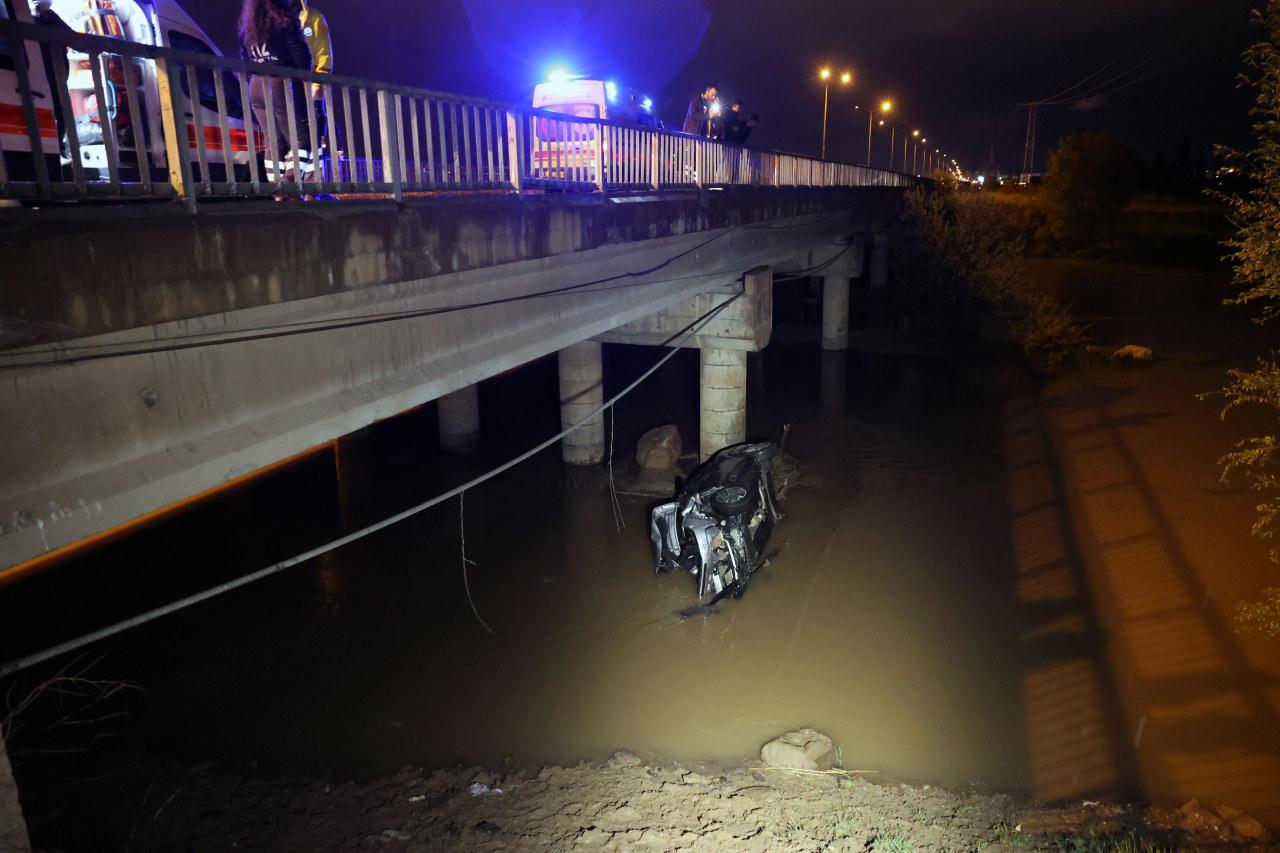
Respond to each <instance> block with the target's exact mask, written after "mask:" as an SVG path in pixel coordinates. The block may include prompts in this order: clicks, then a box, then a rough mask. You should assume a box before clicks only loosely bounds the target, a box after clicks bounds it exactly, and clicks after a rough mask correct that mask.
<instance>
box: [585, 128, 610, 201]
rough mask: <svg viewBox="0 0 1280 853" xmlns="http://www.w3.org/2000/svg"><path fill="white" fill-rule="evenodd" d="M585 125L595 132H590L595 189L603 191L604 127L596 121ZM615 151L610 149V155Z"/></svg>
mask: <svg viewBox="0 0 1280 853" xmlns="http://www.w3.org/2000/svg"><path fill="white" fill-rule="evenodd" d="M587 127H590V128H592V129H593V130H594V131H595V132H594V133H593V134H592V140H591V151H592V154H593V155H594V156H595V159H596V174H595V181H596V190H597V191H598V192H604V129H605V125H604V123H603V122H600V121H596V122H595V123H594V124H588V125H587ZM614 153H616V152H613V151H610V156H613V154H614Z"/></svg>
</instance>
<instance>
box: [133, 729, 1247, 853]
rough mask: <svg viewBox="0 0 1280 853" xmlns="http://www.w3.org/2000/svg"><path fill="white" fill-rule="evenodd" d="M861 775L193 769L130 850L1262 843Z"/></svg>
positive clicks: (1235, 831)
mask: <svg viewBox="0 0 1280 853" xmlns="http://www.w3.org/2000/svg"><path fill="white" fill-rule="evenodd" d="M874 778H875V777H874V775H864V774H858V773H847V774H846V773H840V772H834V771H833V772H830V773H826V774H823V773H809V774H803V773H798V772H785V771H779V770H775V769H772V768H765V767H761V766H760V765H759V762H752V763H749V764H747V765H745V766H734V767H728V768H725V769H722V770H713V769H708V768H702V769H701V770H696V769H688V768H685V767H681V766H665V767H655V766H648V765H645V764H643V763H641V761H640V759H639V758H637V757H635V756H633V755H631V754H630V753H625V752H623V753H618V754H616V755H615V756H614V758H613V759H612V760H611V761H610V762H609V763H608V764H603V765H591V764H580V765H578V766H575V767H554V766H553V767H545V768H542V769H541V770H538V771H534V772H529V773H516V774H510V775H508V774H503V773H494V772H491V771H487V770H484V769H482V768H470V769H454V770H437V771H434V772H424V771H422V770H420V769H417V768H406V769H404V770H402V771H400V772H399V773H397V774H395V775H392V776H387V777H383V778H380V779H376V780H372V781H369V782H365V783H362V784H355V783H351V782H346V783H335V782H332V781H329V780H326V779H312V780H302V779H281V780H275V781H246V780H243V779H239V778H234V777H226V776H217V775H214V774H212V773H208V772H205V773H198V774H195V775H183V776H180V777H178V778H173V779H170V780H168V781H167V782H166V783H165V785H163V786H159V787H157V788H156V789H155V790H154V792H153V794H152V796H151V797H150V799H149V802H148V803H147V804H146V808H145V809H143V810H142V811H141V812H140V822H139V824H138V825H137V826H136V827H135V833H134V835H133V838H132V842H133V846H134V848H135V849H139V850H169V849H185V850H216V849H220V850H227V849H243V850H388V851H397V850H405V851H415V853H425V851H434V850H567V849H591V850H618V851H623V850H627V851H646V850H652V851H701V850H706V851H713V850H734V851H768V850H788V851H886V853H910V851H930V850H937V851H944V850H946V851H960V850H990V851H1005V850H1072V851H1099V853H1102V851H1114V850H1124V851H1132V853H1138V851H1150V850H1155V849H1175V848H1178V849H1198V850H1214V849H1227V848H1230V849H1235V850H1249V849H1256V850H1263V849H1270V848H1269V847H1268V846H1265V845H1264V843H1263V836H1260V835H1258V833H1260V831H1261V827H1260V826H1258V825H1257V824H1256V822H1251V821H1250V820H1249V819H1248V818H1247V817H1242V816H1235V817H1234V820H1235V826H1234V827H1233V826H1232V823H1231V822H1230V821H1227V820H1225V819H1223V818H1222V816H1221V815H1220V814H1218V813H1217V812H1214V811H1212V810H1211V809H1210V808H1208V807H1201V806H1199V805H1198V804H1189V805H1188V806H1187V807H1185V808H1183V809H1158V808H1150V807H1145V806H1126V805H1117V804H1111V803H1100V802H1094V801H1081V802H1077V803H1074V804H1072V805H1070V806H1060V807H1056V808H1048V807H1044V806H1037V805H1035V804H1031V803H1027V802H1019V801H1017V800H1015V799H1014V798H1011V797H1009V796H1007V795H1003V794H984V793H979V792H974V791H969V792H952V791H947V790H944V789H941V788H937V787H933V786H929V785H924V786H911V785H902V784H893V783H880V782H875V781H871V780H872V779H874ZM153 809H154V811H153ZM1224 813H1226V814H1232V813H1231V812H1228V811H1225V810H1224ZM1251 835H1252V836H1255V837H1253V838H1250V837H1249V836H1251Z"/></svg>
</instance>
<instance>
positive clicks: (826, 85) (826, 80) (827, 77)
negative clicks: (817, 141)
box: [818, 68, 831, 160]
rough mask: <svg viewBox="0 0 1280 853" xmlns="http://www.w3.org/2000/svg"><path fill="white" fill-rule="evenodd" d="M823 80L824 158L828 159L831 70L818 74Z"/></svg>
mask: <svg viewBox="0 0 1280 853" xmlns="http://www.w3.org/2000/svg"><path fill="white" fill-rule="evenodd" d="M818 76H819V77H820V78H822V157H821V159H823V160H825V159H827V100H828V98H829V97H830V95H831V69H830V68H824V69H822V70H821V71H819V72H818Z"/></svg>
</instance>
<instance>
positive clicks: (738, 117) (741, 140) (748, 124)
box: [724, 101, 760, 145]
mask: <svg viewBox="0 0 1280 853" xmlns="http://www.w3.org/2000/svg"><path fill="white" fill-rule="evenodd" d="M759 123H760V117H759V116H758V115H756V114H755V113H750V114H748V113H747V110H746V108H745V107H743V106H742V101H734V102H733V103H732V104H730V105H729V112H728V113H727V114H726V115H725V119H724V141H725V142H728V143H731V144H733V145H746V144H747V137H749V136H751V131H753V130H755V129H756V125H757V124H759Z"/></svg>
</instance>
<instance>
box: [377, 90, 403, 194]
mask: <svg viewBox="0 0 1280 853" xmlns="http://www.w3.org/2000/svg"><path fill="white" fill-rule="evenodd" d="M378 132H379V134H380V135H381V136H382V177H383V179H384V180H385V179H387V178H388V177H390V183H391V197H392V198H394V199H395V200H396V201H401V200H402V199H403V197H404V175H402V174H401V173H400V115H399V113H398V112H397V111H396V109H395V100H394V99H393V98H392V96H391V94H390V93H388V92H386V91H385V90H383V89H379V90H378Z"/></svg>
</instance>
